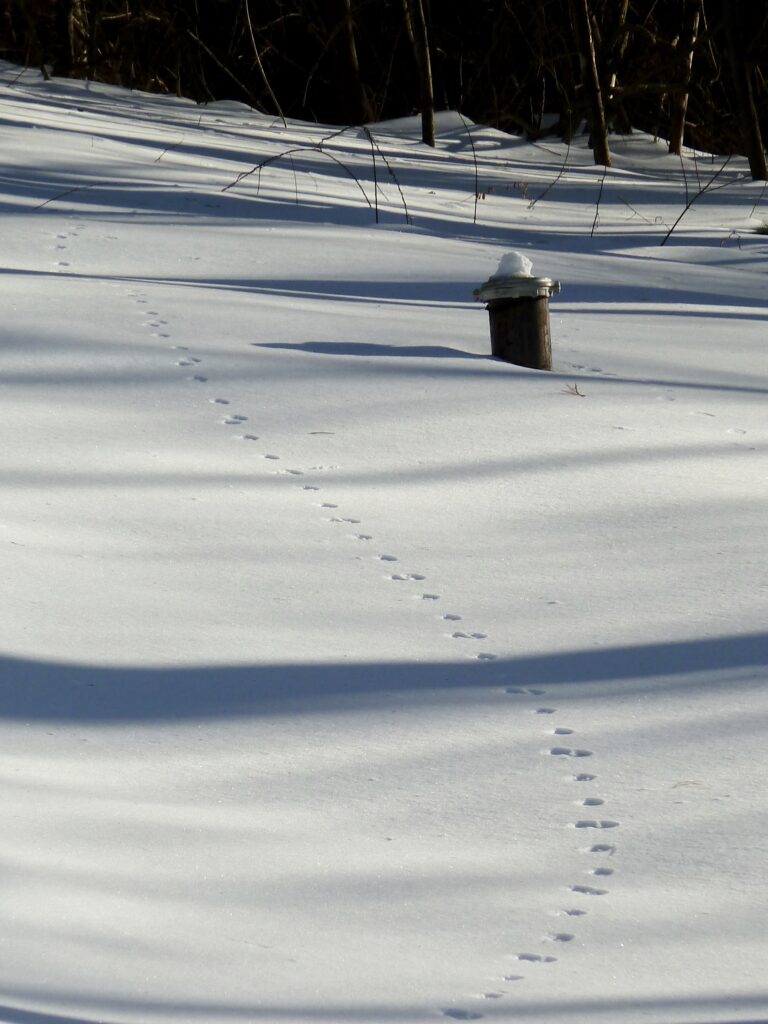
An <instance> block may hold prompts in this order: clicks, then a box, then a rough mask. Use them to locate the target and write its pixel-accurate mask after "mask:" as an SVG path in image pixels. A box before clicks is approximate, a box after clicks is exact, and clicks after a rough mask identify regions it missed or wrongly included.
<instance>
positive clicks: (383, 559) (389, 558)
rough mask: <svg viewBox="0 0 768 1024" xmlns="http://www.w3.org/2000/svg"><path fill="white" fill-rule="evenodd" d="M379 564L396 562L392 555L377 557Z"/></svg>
mask: <svg viewBox="0 0 768 1024" xmlns="http://www.w3.org/2000/svg"><path fill="white" fill-rule="evenodd" d="M376 557H377V558H378V559H379V561H380V562H396V561H397V559H396V558H395V556H394V555H377V556H376Z"/></svg>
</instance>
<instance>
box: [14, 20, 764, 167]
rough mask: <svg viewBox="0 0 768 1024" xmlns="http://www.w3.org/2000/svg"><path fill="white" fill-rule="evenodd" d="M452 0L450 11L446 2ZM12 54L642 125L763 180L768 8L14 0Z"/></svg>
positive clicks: (185, 83) (20, 59)
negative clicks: (738, 158)
mask: <svg viewBox="0 0 768 1024" xmlns="http://www.w3.org/2000/svg"><path fill="white" fill-rule="evenodd" d="M449 6H450V10H449V9H448V8H449ZM0 9H1V10H2V20H1V22H0V56H2V57H3V58H4V59H6V60H11V61H15V62H17V63H21V64H27V65H35V66H38V67H40V68H43V69H45V70H46V71H47V72H52V73H53V74H55V75H61V76H74V77H78V78H91V79H97V80H100V81H104V82H111V83H114V84H119V85H124V86H129V87H132V88H137V89H145V90H154V91H162V92H169V93H175V94H178V95H183V96H188V97H191V98H193V99H195V100H198V101H206V100H211V99H224V98H226V99H238V100H242V101H245V102H246V103H248V104H250V105H252V106H254V107H256V108H258V109H260V110H263V111H267V112H271V113H275V114H278V115H284V116H286V117H297V118H303V119H307V120H317V121H321V122H327V123H335V124H356V123H361V122H365V121H374V120H380V119H383V118H387V117H397V116H401V115H403V114H409V113H414V112H422V116H423V126H424V138H425V141H427V142H429V141H430V140H431V116H430V115H431V111H432V110H434V109H437V110H441V109H448V108H451V109H458V110H461V111H462V112H463V113H465V114H466V115H468V116H469V117H471V118H472V119H474V120H476V121H480V122H483V123H486V124H492V125H496V126H497V127H499V128H502V129H505V130H508V131H514V132H524V133H526V134H528V135H529V136H531V137H534V138H536V137H540V136H541V135H543V134H546V133H557V134H559V135H561V136H563V137H564V138H570V136H571V135H572V134H573V133H574V132H575V131H576V130H577V129H578V128H579V126H580V125H582V124H583V123H584V122H586V123H587V124H588V126H589V129H590V133H591V140H592V146H593V149H594V153H595V160H596V161H597V162H598V163H609V162H610V133H611V132H612V131H616V132H626V131H629V130H630V128H631V127H637V128H641V129H644V130H646V131H649V132H652V133H654V134H657V135H659V136H660V137H662V138H665V139H668V140H669V141H670V148H671V150H672V152H679V151H680V147H681V145H683V144H687V145H692V146H695V147H696V148H698V149H702V150H707V151H710V152H714V153H732V152H734V153H742V154H744V155H746V156H747V157H748V158H749V161H750V167H751V170H752V174H753V176H754V177H756V178H765V177H767V176H768V174H767V172H766V161H765V150H764V145H763V139H764V138H765V137H766V135H765V133H766V131H768V89H767V88H766V77H765V76H766V68H768V3H766V0H529V2H525V3H523V2H518V0H455V2H454V3H452V4H450V5H448V4H443V3H441V2H440V0H431V3H430V0H0Z"/></svg>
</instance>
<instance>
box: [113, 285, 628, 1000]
mask: <svg viewBox="0 0 768 1024" xmlns="http://www.w3.org/2000/svg"><path fill="white" fill-rule="evenodd" d="M130 294H131V295H132V297H133V298H134V299H135V301H136V302H137V303H138V304H141V305H143V304H146V302H147V300H146V296H145V295H144V294H143V293H141V292H140V291H134V292H132V293H130ZM145 326H146V327H148V328H150V329H151V330H152V332H153V335H154V336H155V337H157V338H158V339H166V338H169V337H170V333H169V332H168V331H166V330H163V329H162V328H165V327H166V326H167V322H166V321H165V320H163V319H161V318H160V317H159V314H158V313H157V312H155V311H148V312H147V313H146V314H145ZM171 352H172V353H174V354H175V355H176V358H175V364H176V365H177V366H178V367H179V368H180V369H183V370H190V369H191V370H194V371H195V372H194V373H190V374H189V376H188V378H187V379H188V380H189V381H190V383H193V384H207V383H209V381H208V377H207V376H206V375H205V373H204V371H202V370H201V367H202V363H203V360H202V359H200V358H198V357H196V356H194V355H193V354H192V353H191V352H190V350H189V348H187V347H185V346H180V345H178V346H177V345H175V346H172V348H171ZM198 371H200V372H198ZM206 401H207V403H208V404H209V405H211V406H214V407H215V408H216V409H217V410H220V411H221V412H222V413H223V415H221V417H220V418H219V420H218V422H219V424H221V425H222V426H225V427H241V428H242V427H243V425H244V424H245V423H247V422H248V416H247V415H244V414H243V413H240V412H233V411H231V409H230V400H229V399H228V398H225V397H221V396H219V395H209V396H206ZM332 433H333V432H332V431H325V430H323V431H311V434H313V435H326V436H331V435H332ZM234 436H235V438H236V439H237V440H241V441H250V442H258V441H260V440H261V438H260V436H259V435H258V434H253V433H243V434H235V435H234ZM262 447H263V446H262ZM260 454H261V457H262V458H264V459H265V460H267V461H272V462H279V461H281V459H280V456H279V455H277V454H275V453H273V452H267V451H261V452H260ZM321 468H322V467H312V468H311V469H309V470H303V469H295V468H286V469H283V468H281V469H278V470H275V471H274V472H276V473H279V474H280V475H284V476H286V477H288V478H291V477H303V476H305V475H306V473H307V472H311V471H312V470H317V469H321ZM297 485H298V487H299V488H300V489H301V491H302V492H303V493H305V494H307V496H308V497H311V498H312V499H313V504H314V507H316V508H317V509H318V510H319V512H320V514H321V515H323V517H324V518H325V519H326V521H327V522H328V523H329V524H331V525H333V526H343V527H347V528H351V530H350V531H349V533H348V536H349V538H350V539H351V540H352V541H353V542H355V543H361V544H365V545H368V544H371V543H372V542H373V541H374V537H373V535H372V534H370V533H365V532H358V527H361V526H362V523H361V520H360V519H358V518H357V517H356V516H354V515H345V514H344V513H343V510H342V509H340V507H339V505H338V504H337V503H336V502H333V501H325V500H321V494H322V490H321V487H320V486H318V485H317V484H315V483H304V482H297ZM373 559H374V561H376V562H378V563H380V564H381V566H382V569H384V570H385V573H384V575H385V578H386V579H387V580H388V581H389V582H390V583H392V584H393V585H397V586H408V587H413V588H414V597H415V598H417V599H418V600H419V601H427V602H439V601H440V594H438V593H435V592H432V591H428V590H424V589H422V587H421V584H425V583H427V582H428V581H427V577H426V576H425V575H424V574H423V573H420V572H417V571H415V570H413V569H412V568H411V567H409V566H406V567H404V568H403V567H401V566H400V560H399V558H398V556H397V555H394V554H391V553H389V552H379V553H376V554H375V555H373ZM438 619H439V620H440V621H442V622H443V623H445V624H446V637H447V638H448V639H450V640H451V641H456V642H458V643H461V644H462V645H463V644H467V645H468V650H469V651H471V653H470V657H472V658H474V659H476V660H478V661H495V660H497V658H498V655H496V654H494V653H492V652H489V651H485V650H482V651H479V652H478V651H477V649H476V648H474V651H472V647H473V645H474V644H476V643H478V642H479V641H483V640H487V639H488V634H487V633H484V632H481V631H479V630H478V631H475V630H469V629H462V628H458V627H457V626H456V624H457V623H460V622H462V616H461V615H458V614H456V613H455V612H445V613H441V614H439V615H438ZM504 692H505V693H506V694H507V695H508V696H510V697H513V698H520V699H525V700H531V699H534V698H539V697H543V696H545V694H546V691H545V690H542V689H536V688H533V687H523V686H507V687H505V690H504ZM532 713H533V714H534V715H536V716H541V717H542V719H544V718H549V717H550V716H555V715H557V713H558V709H557V708H556V707H551V706H548V705H538V706H536V707H534V708H533V709H532ZM547 735H548V736H549V738H550V745H549V746H548V747H547V749H546V750H544V751H543V752H542V754H543V756H546V757H548V758H553V759H554V760H555V761H557V762H558V763H560V762H561V761H562V763H563V764H570V762H571V761H573V762H576V761H580V760H581V759H587V758H590V757H592V756H593V751H591V750H589V749H587V748H586V747H582V746H580V745H577V744H576V743H575V742H574V737H575V735H576V731H575V730H574V729H572V728H570V727H568V726H564V725H563V726H561V725H556V726H554V727H553V728H551V729H550V730H548V733H547ZM564 739H567V741H568V742H567V744H565V743H563V742H562V741H563V740H564ZM573 768H575V763H574V764H573ZM566 780H567V782H568V784H569V785H574V784H575V785H577V786H578V787H582V786H584V787H589V789H588V790H586V792H585V795H584V796H583V797H581V798H580V799H578V800H577V801H576V806H577V807H578V808H579V810H580V811H581V812H582V814H583V816H581V814H574V820H572V821H570V822H568V823H567V827H568V828H572V829H574V830H576V831H577V832H578V834H579V837H580V838H581V837H583V838H584V839H586V840H587V842H586V843H585V844H583V845H581V846H580V853H581V854H582V855H583V856H585V857H587V858H589V860H585V867H584V869H583V875H586V876H588V877H589V879H590V881H589V882H587V881H585V880H581V879H579V878H574V879H571V880H570V883H569V884H567V885H566V887H565V891H566V892H567V893H568V895H569V896H570V897H572V899H573V902H568V903H565V902H564V904H563V906H562V907H561V908H560V910H559V911H558V913H559V914H560V915H561V916H562V917H563V918H566V919H568V920H569V921H573V922H574V923H575V922H576V921H577V920H578V919H580V918H582V917H585V916H586V915H587V914H588V913H589V910H590V909H591V901H592V900H594V899H595V898H598V897H603V896H607V895H608V893H609V890H608V889H607V888H606V887H605V886H606V884H607V883H606V880H607V879H609V878H610V877H611V876H612V875H613V874H614V868H613V867H612V866H609V865H608V864H607V863H606V860H607V858H610V857H612V856H613V855H614V854H615V853H616V850H617V847H616V845H615V843H612V842H604V841H595V842H591V841H590V837H591V836H592V834H593V833H596V832H600V833H602V832H607V831H610V830H614V829H617V828H618V827H619V822H618V821H614V820H613V819H612V818H608V817H602V808H603V807H604V806H605V800H604V799H603V798H602V797H600V796H597V795H594V794H593V792H592V784H593V783H595V782H596V781H597V775H596V774H594V773H592V772H590V771H579V770H572V771H571V772H569V773H568V774H567V775H566ZM596 811H597V812H598V815H599V816H592V815H593V814H594V812H596ZM587 865H588V866H587ZM593 881H594V883H595V884H592V882H593ZM577 937H578V936H577V934H576V933H575V932H572V931H565V930H559V929H558V930H552V931H550V932H548V933H547V934H546V935H544V936H542V938H541V942H542V944H545V945H551V944H554V945H556V946H557V947H559V949H565V948H566V947H567V946H568V944H569V943H572V942H573V941H574V940H576V939H577ZM510 959H511V960H512V961H514V962H515V963H516V964H517V965H518V970H519V972H520V973H517V972H515V971H512V972H510V973H507V974H504V975H502V976H501V977H500V979H499V980H500V981H501V982H504V983H506V984H512V983H517V982H522V981H524V980H525V978H526V977H527V974H526V973H525V972H526V971H531V970H532V971H538V970H541V969H545V968H546V967H547V966H548V965H551V964H555V963H557V962H558V959H559V957H558V956H557V955H554V953H550V952H531V951H527V950H523V951H521V952H517V953H513V954H511V956H510ZM509 994H510V992H509V991H508V990H506V989H504V990H502V991H490V992H484V993H482V994H480V995H479V996H476V997H474V998H475V999H488V1000H497V999H503V998H504V997H505V996H508V995H509ZM440 1012H441V1014H442V1015H443V1016H444V1017H446V1018H448V1019H451V1020H479V1019H481V1018H482V1017H483V1016H484V1014H483V1013H482V1012H480V1011H478V1010H472V1009H466V1008H461V1007H446V1008H443V1009H441V1010H440Z"/></svg>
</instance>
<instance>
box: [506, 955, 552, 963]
mask: <svg viewBox="0 0 768 1024" xmlns="http://www.w3.org/2000/svg"><path fill="white" fill-rule="evenodd" d="M515 959H516V960H523V961H525V962H526V963H529V964H554V963H557V957H556V956H544V955H543V954H542V953H517V954H516V956H515Z"/></svg>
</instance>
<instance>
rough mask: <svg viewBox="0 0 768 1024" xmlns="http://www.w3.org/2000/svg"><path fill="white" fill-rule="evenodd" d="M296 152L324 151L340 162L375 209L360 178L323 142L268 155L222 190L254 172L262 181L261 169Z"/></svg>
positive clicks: (231, 186) (340, 165) (226, 190)
mask: <svg viewBox="0 0 768 1024" xmlns="http://www.w3.org/2000/svg"><path fill="white" fill-rule="evenodd" d="M294 153H322V155H323V156H327V157H328V159H329V160H333V162H334V163H335V164H338V166H339V167H340V168H341V169H342V171H344V173H345V174H348V175H349V177H350V178H351V179H352V180H353V181H354V183H355V184H356V185H357V187H358V188H359V189H360V191H361V192H362V194H363V199H365V201H366V203H367V204H368V209H369V210H372V209H373V205H372V203H371V200H370V199H369V198H368V194H367V193H366V191H365V189H364V188H363V186H362V185H361V184H360V179H359V178H358V177H357V176H356V175H355V174H354V173H353V172H352V171H350V169H349V168H348V167H347V166H346V164H343V163H342V162H341V160H338V159H337V158H336V157H335V156H334V155H333V153H327V152H326V151H325V150H324V149H323V148H322V143H321V144H320V145H318V146H294V147H293V149H286V150H284V151H283V152H282V153H278V154H277V155H276V156H270V157H267V159H266V160H262V161H261V162H260V163H258V164H256V165H255V166H254V167H251V168H250V170H248V171H242V172H241V173H240V174H238V176H237V177H236V178H235V180H234V181H230V183H229V184H228V185H225V186H224V188H223V189H222V190H221V191H222V192H228V191H229V190H230V189H231V188H234V187H235V185H238V184H239V183H240V182H241V181H243V180H244V179H245V178H249V177H250V176H251V175H252V174H258V175H259V181H260V180H261V171H262V169H263V168H264V167H267V166H268V165H269V164H273V163H274V162H275V161H276V160H281V159H282V158H283V157H284V156H288V157H290V156H293V154H294Z"/></svg>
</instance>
